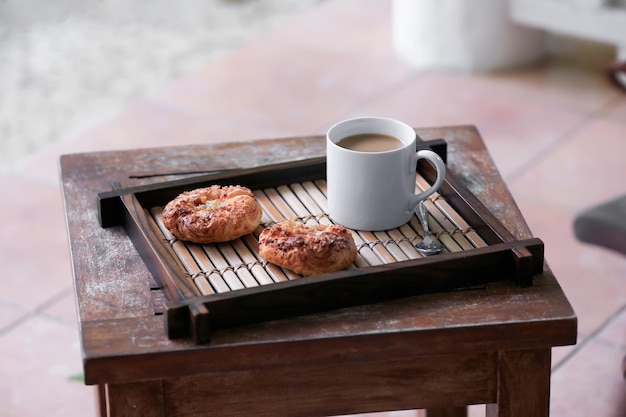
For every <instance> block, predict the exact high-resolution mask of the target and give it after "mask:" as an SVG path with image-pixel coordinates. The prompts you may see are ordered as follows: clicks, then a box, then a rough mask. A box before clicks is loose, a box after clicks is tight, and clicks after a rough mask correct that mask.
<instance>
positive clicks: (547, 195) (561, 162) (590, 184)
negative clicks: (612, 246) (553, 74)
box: [511, 120, 626, 210]
mask: <svg viewBox="0 0 626 417" xmlns="http://www.w3.org/2000/svg"><path fill="white" fill-rule="evenodd" d="M624 137H626V125H624V124H620V123H613V122H607V121H602V120H599V121H590V122H589V123H588V124H585V125H584V126H583V127H581V128H580V129H579V130H578V131H576V132H574V133H572V136H571V138H568V139H567V140H566V141H565V142H564V143H563V144H562V145H561V146H560V147H558V148H557V149H555V150H553V152H551V153H549V154H546V155H545V156H543V157H542V158H541V159H538V161H537V162H536V164H534V166H532V167H530V168H528V169H527V170H526V171H525V172H524V173H523V174H521V176H520V177H519V178H517V179H515V181H514V182H513V183H512V184H511V187H512V188H513V189H514V190H515V192H516V194H517V195H521V194H523V195H524V196H526V197H527V198H530V199H535V200H540V201H545V202H547V203H549V204H552V205H556V206H562V207H568V208H569V209H570V210H582V209H584V208H587V207H590V206H593V205H596V204H599V203H601V202H603V201H605V200H609V199H612V198H614V197H616V196H618V195H622V194H624V193H625V192H626V185H625V184H624V177H625V175H626V164H624V155H626V140H624Z"/></svg>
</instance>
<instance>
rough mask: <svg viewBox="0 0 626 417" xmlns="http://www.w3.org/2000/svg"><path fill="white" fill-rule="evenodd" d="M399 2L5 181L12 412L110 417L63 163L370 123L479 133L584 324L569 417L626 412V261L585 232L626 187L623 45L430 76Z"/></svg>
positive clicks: (223, 72)
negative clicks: (75, 276)
mask: <svg viewBox="0 0 626 417" xmlns="http://www.w3.org/2000/svg"><path fill="white" fill-rule="evenodd" d="M389 8H390V6H389V2H388V1H386V0H376V1H374V0H372V1H368V2H361V1H358V0H327V1H325V2H321V3H320V4H319V5H317V6H316V7H314V8H312V9H310V10H308V11H306V12H305V13H302V14H300V15H298V16H296V17H294V18H293V19H292V20H290V21H288V22H287V23H285V24H283V25H281V26H279V27H277V28H275V29H273V30H272V31H270V32H269V33H267V34H265V35H264V36H262V37H260V38H258V39H257V40H255V41H253V42H252V43H250V44H248V45H246V46H243V47H241V48H239V49H237V50H235V51H233V53H231V54H230V55H227V56H226V57H224V58H223V59H221V60H220V61H218V62H215V63H213V64H211V65H209V66H207V67H206V68H205V69H204V70H202V71H199V72H197V73H195V74H191V75H190V76H189V77H186V78H185V79H183V80H181V81H179V82H176V83H174V84H172V85H168V86H164V88H163V89H162V90H161V91H160V92H158V93H156V94H154V95H153V96H151V97H146V98H145V99H143V100H141V101H139V102H137V103H135V104H133V105H131V106H129V107H128V108H126V109H123V110H121V112H120V113H119V115H118V116H116V117H115V118H113V119H112V120H111V121H109V122H107V123H105V124H103V125H101V126H99V127H97V128H95V129H93V130H91V131H89V132H85V133H84V134H82V135H80V136H78V137H76V138H75V139H73V140H71V141H69V142H65V143H63V144H61V145H57V146H55V147H53V148H50V149H47V150H46V151H45V152H42V153H40V154H37V155H34V156H33V157H32V158H30V159H29V160H28V161H26V162H25V163H24V164H22V165H21V168H20V169H18V170H16V171H15V172H13V173H10V174H6V175H4V176H3V177H0V187H1V188H2V190H3V195H4V197H3V200H2V201H3V204H1V205H0V219H1V220H0V225H1V229H0V233H1V238H2V239H1V242H2V244H1V245H2V250H1V251H0V265H1V267H0V268H1V269H0V270H1V271H2V274H1V276H2V287H1V288H2V290H1V291H0V358H2V361H1V365H0V415H2V416H11V417H13V416H31V417H36V416H40V415H41V416H43V415H46V416H59V417H60V416H63V417H66V416H90V415H95V406H94V397H93V388H92V387H85V386H84V385H83V384H82V383H81V382H80V381H79V379H80V374H81V358H80V346H79V337H78V326H77V324H76V318H75V313H74V304H73V303H74V301H73V293H72V280H71V267H70V261H69V254H68V250H67V239H66V235H65V224H64V219H63V207H62V203H61V194H60V189H59V181H58V172H57V160H58V156H59V155H60V154H62V153H68V152H81V151H88V150H104V149H115V148H131V147H146V146H166V145H172V144H187V143H205V142H220V141H240V140H250V139H254V138H267V137H278V136H290V135H300V134H315V133H323V132H324V131H325V129H326V127H327V126H329V125H330V124H331V123H333V122H334V121H336V120H339V119H342V118H345V117H347V116H352V115H363V114H377V115H386V116H392V117H397V118H400V119H402V120H405V121H406V122H408V123H410V124H412V125H414V126H434V125H449V124H475V125H476V126H477V127H478V128H479V130H480V131H481V133H482V135H483V137H484V139H485V141H486V143H487V145H488V147H489V149H490V150H491V152H492V155H493V158H494V159H495V161H496V163H497V164H498V166H499V168H500V170H501V173H502V174H503V176H504V178H505V179H506V181H507V183H508V185H509V187H510V189H511V191H512V192H513V194H514V195H515V197H516V199H517V201H518V204H519V206H520V207H521V209H522V212H523V213H524V214H525V216H526V219H527V221H528V223H529V225H530V227H531V229H532V230H533V232H534V234H535V235H536V236H538V237H541V238H542V239H543V240H544V241H545V243H546V256H547V259H548V262H549V263H550V265H551V267H552V269H553V270H554V272H555V274H556V276H557V278H558V279H559V280H560V282H561V284H562V286H563V288H564V290H565V292H566V294H567V295H568V297H569V299H570V300H571V302H572V304H573V306H574V308H575V310H576V312H577V314H578V317H579V341H578V345H576V346H575V347H563V348H557V349H554V352H553V377H552V400H551V410H552V415H553V416H557V417H559V416H606V417H611V416H621V415H624V414H626V381H624V379H623V378H622V375H621V371H620V364H621V360H622V357H623V356H624V355H625V354H626V257H623V256H621V255H619V254H616V253H612V252H610V251H607V250H603V249H600V248H596V247H591V246H588V245H584V244H581V243H579V242H577V241H576V239H575V237H574V235H573V233H572V220H573V218H574V216H575V214H576V213H577V212H578V211H580V210H581V209H583V208H585V207H588V206H590V205H593V204H595V203H598V202H601V201H603V200H605V199H609V198H611V197H613V196H616V195H619V194H623V193H625V192H626V185H625V183H624V177H625V175H626V165H625V164H624V159H625V158H626V94H625V93H624V92H621V91H620V90H618V89H616V88H615V87H614V86H612V85H611V84H610V83H609V82H608V81H607V79H606V78H605V75H604V73H603V70H602V67H603V66H604V65H605V64H607V63H608V61H606V62H605V61H603V60H602V59H598V57H601V58H602V57H605V58H606V59H607V60H608V59H610V58H611V50H610V49H606V50H601V51H600V53H596V54H594V57H595V59H596V60H597V62H588V60H587V59H586V57H585V56H577V55H576V54H571V53H570V54H569V55H564V54H563V55H554V56H552V57H551V58H550V59H548V60H547V61H546V62H544V63H542V64H540V65H538V66H535V67H532V68H529V69H524V70H518V71H512V72H507V73H502V74H497V75H489V76H486V75H485V76H469V75H458V74H457V75H455V74H449V73H440V72H434V71H416V70H413V69H411V68H409V67H408V66H406V65H405V64H403V63H402V62H400V61H399V60H398V59H397V58H396V57H395V56H394V54H393V52H392V50H391V47H390V44H391V39H390V37H391V34H390V10H389ZM598 48H601V49H602V48H604V47H602V46H600V45H598ZM603 51H606V53H605V52H603ZM181 121H182V122H183V124H182V125H184V126H185V127H184V128H183V129H180V128H179V126H181V124H180V122H181ZM174 126H176V129H174V128H173V127H174ZM77 380H78V381H77ZM482 410H483V409H482V408H480V407H474V408H472V413H471V414H472V415H480V413H481V412H482ZM419 414H420V412H416V411H406V412H397V413H385V414H384V415H385V416H392V415H393V416H397V417H400V416H406V417H408V416H416V415H419Z"/></svg>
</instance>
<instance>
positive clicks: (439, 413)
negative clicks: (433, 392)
mask: <svg viewBox="0 0 626 417" xmlns="http://www.w3.org/2000/svg"><path fill="white" fill-rule="evenodd" d="M426 417H467V407H448V408H429V409H428V410H426Z"/></svg>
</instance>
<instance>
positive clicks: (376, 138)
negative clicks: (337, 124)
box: [337, 133, 404, 152]
mask: <svg viewBox="0 0 626 417" xmlns="http://www.w3.org/2000/svg"><path fill="white" fill-rule="evenodd" d="M337 145H339V146H341V147H342V148H346V149H350V150H353V151H359V152H383V151H391V150H393V149H398V148H401V147H403V146H404V143H403V142H402V141H401V140H400V139H398V138H395V137H393V136H389V135H382V134H377V133H376V134H374V133H361V134H358V135H352V136H347V137H345V138H343V139H341V140H340V141H339V142H337Z"/></svg>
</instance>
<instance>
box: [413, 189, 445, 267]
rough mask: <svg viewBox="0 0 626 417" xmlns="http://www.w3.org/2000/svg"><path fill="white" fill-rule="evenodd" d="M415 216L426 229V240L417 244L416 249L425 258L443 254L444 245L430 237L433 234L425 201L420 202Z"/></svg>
mask: <svg viewBox="0 0 626 417" xmlns="http://www.w3.org/2000/svg"><path fill="white" fill-rule="evenodd" d="M415 214H417V217H418V218H419V219H420V222H421V223H422V228H423V229H424V239H422V240H421V241H420V242H417V243H416V244H415V249H417V251H418V252H419V253H421V254H422V255H425V256H428V255H435V254H437V253H439V252H441V251H442V250H443V245H442V244H441V243H439V242H437V241H436V240H433V239H432V238H431V237H430V235H431V233H430V229H429V228H428V214H427V213H426V206H425V205H424V201H420V203H419V204H418V205H417V207H415Z"/></svg>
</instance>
